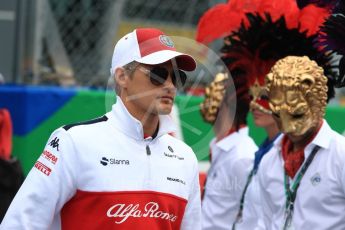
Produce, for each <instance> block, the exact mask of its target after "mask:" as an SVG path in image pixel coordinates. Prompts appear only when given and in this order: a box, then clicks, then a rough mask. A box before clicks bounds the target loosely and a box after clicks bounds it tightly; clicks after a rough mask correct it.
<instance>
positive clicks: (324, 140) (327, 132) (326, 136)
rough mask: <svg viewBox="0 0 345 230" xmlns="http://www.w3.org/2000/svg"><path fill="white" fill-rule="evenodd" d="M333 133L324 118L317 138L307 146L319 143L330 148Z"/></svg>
mask: <svg viewBox="0 0 345 230" xmlns="http://www.w3.org/2000/svg"><path fill="white" fill-rule="evenodd" d="M332 133H333V132H332V129H331V127H329V125H328V123H327V121H326V120H323V123H322V125H321V128H320V130H319V132H318V133H317V134H316V136H315V138H314V139H313V140H312V142H311V143H310V144H309V145H308V146H307V148H308V147H310V146H313V145H318V146H320V147H321V148H324V149H328V148H329V146H330V144H331V137H332Z"/></svg>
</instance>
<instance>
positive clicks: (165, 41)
mask: <svg viewBox="0 0 345 230" xmlns="http://www.w3.org/2000/svg"><path fill="white" fill-rule="evenodd" d="M159 40H160V42H161V43H162V44H163V45H166V46H168V47H170V48H173V47H174V42H173V41H172V40H171V38H169V37H168V36H166V35H160V36H159Z"/></svg>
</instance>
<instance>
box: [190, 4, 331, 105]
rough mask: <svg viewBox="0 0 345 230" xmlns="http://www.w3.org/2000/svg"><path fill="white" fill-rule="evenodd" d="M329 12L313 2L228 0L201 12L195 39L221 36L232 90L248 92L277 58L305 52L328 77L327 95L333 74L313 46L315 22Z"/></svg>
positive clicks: (206, 40)
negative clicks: (299, 6)
mask: <svg viewBox="0 0 345 230" xmlns="http://www.w3.org/2000/svg"><path fill="white" fill-rule="evenodd" d="M329 15H330V12H329V9H328V8H326V7H320V6H318V5H315V4H307V5H306V6H305V7H304V8H302V9H300V8H298V6H297V2H296V1H295V0H271V1H266V0H231V1H229V2H228V3H225V4H219V5H216V6H215V7H213V8H211V9H210V10H208V11H207V12H206V13H205V14H204V15H203V16H202V18H201V19H200V21H199V24H198V29H197V35H196V39H197V41H199V42H203V43H209V42H212V41H214V40H215V39H218V38H222V37H225V38H224V46H223V47H222V49H221V55H222V60H223V61H224V63H225V64H226V66H227V67H228V69H229V70H230V73H231V76H232V78H233V82H234V85H235V87H236V91H242V92H243V91H246V92H249V87H251V86H253V85H254V83H258V84H257V85H256V86H258V85H259V86H262V85H263V84H264V78H265V75H266V74H267V73H268V72H269V70H270V69H271V67H272V66H273V65H274V63H275V62H276V61H277V60H279V59H281V58H284V57H286V56H290V55H294V56H308V57H309V58H310V59H312V60H315V61H316V62H317V63H318V64H319V65H320V66H321V67H323V69H324V70H325V74H326V76H327V77H328V78H329V79H330V80H329V84H330V85H329V89H330V90H329V95H328V96H329V98H331V97H333V96H334V89H333V85H332V83H333V78H334V76H335V72H334V71H333V68H334V66H332V64H331V56H330V55H329V54H327V53H322V52H320V50H318V48H316V47H315V46H314V40H315V39H316V38H317V36H318V32H319V28H320V26H321V25H322V23H323V22H324V21H325V19H326V18H327V17H328V16H329ZM215 25H217V26H215ZM237 82H241V84H237ZM243 82H245V84H243ZM257 104H258V105H259V106H262V107H264V106H265V105H264V103H262V104H260V102H258V103H257ZM266 106H267V103H266Z"/></svg>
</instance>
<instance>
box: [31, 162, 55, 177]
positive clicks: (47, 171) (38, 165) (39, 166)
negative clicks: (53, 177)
mask: <svg viewBox="0 0 345 230" xmlns="http://www.w3.org/2000/svg"><path fill="white" fill-rule="evenodd" d="M35 168H37V169H38V170H40V171H41V172H43V173H44V174H46V175H47V176H49V175H50V173H51V172H52V170H51V169H50V168H49V167H48V166H46V165H45V164H43V163H41V162H39V161H37V162H36V163H35Z"/></svg>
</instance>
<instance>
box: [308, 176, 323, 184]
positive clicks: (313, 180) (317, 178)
mask: <svg viewBox="0 0 345 230" xmlns="http://www.w3.org/2000/svg"><path fill="white" fill-rule="evenodd" d="M310 181H311V184H312V185H314V186H316V185H318V184H320V183H321V176H320V174H319V173H316V174H315V175H314V176H312V178H310Z"/></svg>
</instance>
